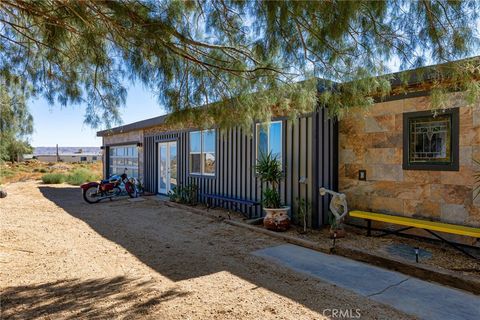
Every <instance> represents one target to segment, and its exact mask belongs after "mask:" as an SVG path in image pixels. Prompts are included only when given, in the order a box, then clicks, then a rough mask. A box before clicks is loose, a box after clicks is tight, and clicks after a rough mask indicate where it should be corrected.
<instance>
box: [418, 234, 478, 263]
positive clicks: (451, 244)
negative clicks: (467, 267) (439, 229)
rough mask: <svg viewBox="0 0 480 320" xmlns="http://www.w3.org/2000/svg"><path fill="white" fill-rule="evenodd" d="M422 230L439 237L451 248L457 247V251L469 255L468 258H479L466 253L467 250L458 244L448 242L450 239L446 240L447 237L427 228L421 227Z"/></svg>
mask: <svg viewBox="0 0 480 320" xmlns="http://www.w3.org/2000/svg"><path fill="white" fill-rule="evenodd" d="M423 230H425V231H427V232H428V233H430V234H431V235H432V236H434V237H437V238H438V239H440V240H441V241H443V242H445V243H447V244H449V245H450V246H452V247H453V248H455V249H457V250H458V251H460V252H462V253H464V254H466V255H467V256H469V257H470V258H473V259H479V258H477V257H475V256H474V255H472V254H470V253H468V252H467V251H465V250H463V249H462V248H460V246H457V245H456V244H455V243H453V242H450V241H448V240H447V239H445V238H443V237H441V236H439V235H438V234H436V233H435V232H433V231H432V230H428V229H423Z"/></svg>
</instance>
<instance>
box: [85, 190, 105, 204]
mask: <svg viewBox="0 0 480 320" xmlns="http://www.w3.org/2000/svg"><path fill="white" fill-rule="evenodd" d="M82 194H83V200H85V201H86V202H88V203H90V204H92V203H97V202H98V201H100V200H101V198H99V194H98V187H96V186H91V187H90V188H88V189H86V190H83V193H82Z"/></svg>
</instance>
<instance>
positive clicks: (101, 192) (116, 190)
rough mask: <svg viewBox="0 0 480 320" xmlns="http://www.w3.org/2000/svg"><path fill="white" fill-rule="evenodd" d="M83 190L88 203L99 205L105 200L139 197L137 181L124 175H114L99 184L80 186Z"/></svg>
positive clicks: (90, 183) (92, 183)
mask: <svg viewBox="0 0 480 320" xmlns="http://www.w3.org/2000/svg"><path fill="white" fill-rule="evenodd" d="M80 188H82V195H83V199H84V200H85V201H86V202H88V203H97V202H99V201H100V200H103V199H110V200H111V199H112V198H114V197H121V196H127V195H128V196H129V197H130V198H136V197H137V188H136V187H135V179H134V178H130V179H129V178H128V177H127V174H126V173H124V174H122V175H120V176H118V175H113V176H111V177H110V178H108V179H106V180H102V181H100V183H98V182H87V183H84V184H82V185H81V186H80Z"/></svg>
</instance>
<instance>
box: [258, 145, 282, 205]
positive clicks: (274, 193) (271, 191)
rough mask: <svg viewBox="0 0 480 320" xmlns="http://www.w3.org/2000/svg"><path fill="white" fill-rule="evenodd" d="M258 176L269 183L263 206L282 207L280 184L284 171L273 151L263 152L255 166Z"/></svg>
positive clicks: (264, 193) (264, 191)
mask: <svg viewBox="0 0 480 320" xmlns="http://www.w3.org/2000/svg"><path fill="white" fill-rule="evenodd" d="M255 170H256V172H257V176H258V177H259V178H260V180H261V181H262V182H264V183H266V184H267V186H266V188H265V190H263V200H262V203H263V206H264V207H265V208H280V207H281V206H282V204H281V198H280V193H279V192H278V185H279V184H280V181H281V180H282V179H283V172H282V168H281V164H280V161H278V160H277V158H276V157H274V156H273V155H272V153H268V154H262V155H261V156H260V158H259V159H258V163H257V165H256V166H255Z"/></svg>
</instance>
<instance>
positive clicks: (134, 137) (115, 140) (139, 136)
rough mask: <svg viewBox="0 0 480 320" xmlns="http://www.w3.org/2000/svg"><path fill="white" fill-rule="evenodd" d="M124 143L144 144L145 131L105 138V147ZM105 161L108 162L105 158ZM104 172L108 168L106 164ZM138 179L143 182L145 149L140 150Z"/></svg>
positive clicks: (104, 164)
mask: <svg viewBox="0 0 480 320" xmlns="http://www.w3.org/2000/svg"><path fill="white" fill-rule="evenodd" d="M124 142H141V143H143V130H137V131H130V132H125V133H118V134H113V135H111V136H104V137H103V145H104V146H108V145H112V144H121V143H124ZM103 159H105V160H106V157H105V156H104V157H103ZM103 166H104V172H105V168H106V166H107V164H106V163H103ZM138 166H139V168H138V177H139V179H140V180H142V181H143V147H140V148H138Z"/></svg>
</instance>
